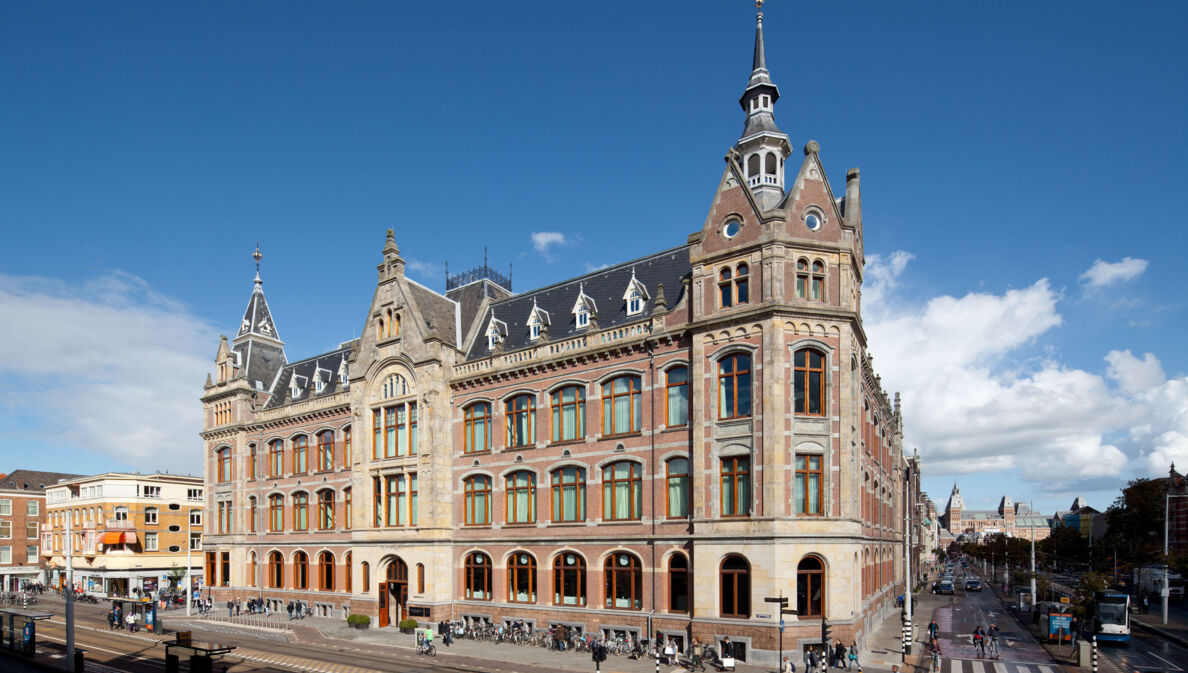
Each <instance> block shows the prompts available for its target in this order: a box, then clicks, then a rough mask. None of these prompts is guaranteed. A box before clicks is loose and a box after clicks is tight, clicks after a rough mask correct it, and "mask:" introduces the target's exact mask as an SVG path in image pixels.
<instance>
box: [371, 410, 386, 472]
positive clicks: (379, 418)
mask: <svg viewBox="0 0 1188 673" xmlns="http://www.w3.org/2000/svg"><path fill="white" fill-rule="evenodd" d="M383 419H384V412H382V411H380V410H379V409H376V410H375V411H372V412H371V421H372V427H373V429H374V431H375V436H374V438H373V439H372V444H371V457H372V458H373V459H375V460H379V457H380V455H382V451H383V448H384V432H383Z"/></svg>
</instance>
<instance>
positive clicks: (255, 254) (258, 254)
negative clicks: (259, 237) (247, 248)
mask: <svg viewBox="0 0 1188 673" xmlns="http://www.w3.org/2000/svg"><path fill="white" fill-rule="evenodd" d="M263 258H264V255H263V253H261V252H260V242H259V241H256V251H255V252H253V253H252V259H254V260H256V275H257V276H258V275H260V260H261V259H263Z"/></svg>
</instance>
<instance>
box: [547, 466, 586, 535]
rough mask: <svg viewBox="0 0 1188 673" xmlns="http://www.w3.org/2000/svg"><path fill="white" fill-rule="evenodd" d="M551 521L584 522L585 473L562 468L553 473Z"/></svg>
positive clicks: (575, 468)
mask: <svg viewBox="0 0 1188 673" xmlns="http://www.w3.org/2000/svg"><path fill="white" fill-rule="evenodd" d="M552 481H553V521H554V522H557V523H563V522H567V521H585V520H586V471H585V470H583V469H582V468H580V467H562V468H560V469H557V470H554V471H553V480H552Z"/></svg>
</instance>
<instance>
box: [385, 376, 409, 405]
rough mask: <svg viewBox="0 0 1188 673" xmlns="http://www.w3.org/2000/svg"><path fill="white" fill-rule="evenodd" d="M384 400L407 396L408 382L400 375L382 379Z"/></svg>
mask: <svg viewBox="0 0 1188 673" xmlns="http://www.w3.org/2000/svg"><path fill="white" fill-rule="evenodd" d="M382 392H383V395H384V399H385V400H386V399H388V398H389V397H399V396H401V395H407V394H408V381H407V380H406V379H405V378H404V377H403V376H401V375H400V374H391V375H390V376H388V378H386V379H384V386H383V389H382Z"/></svg>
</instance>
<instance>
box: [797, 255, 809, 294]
mask: <svg viewBox="0 0 1188 673" xmlns="http://www.w3.org/2000/svg"><path fill="white" fill-rule="evenodd" d="M809 277H810V274H809V263H808V260H807V259H805V258H803V257H802V258H800V259H798V260H796V298H797V299H807V298H808V288H809Z"/></svg>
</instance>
